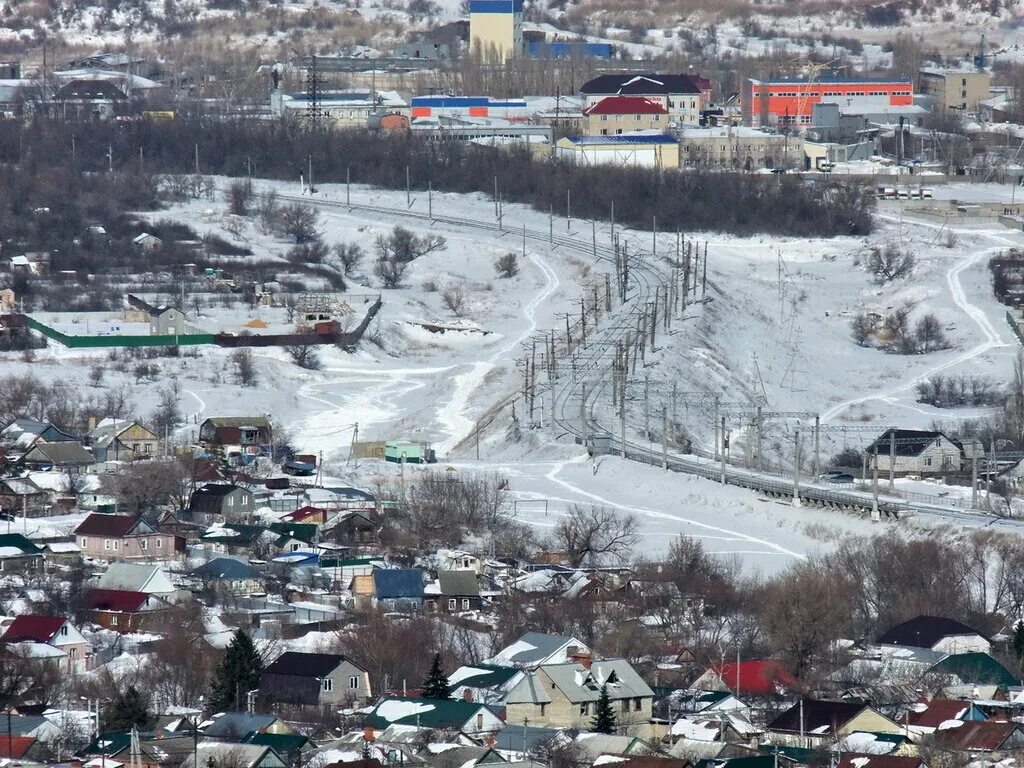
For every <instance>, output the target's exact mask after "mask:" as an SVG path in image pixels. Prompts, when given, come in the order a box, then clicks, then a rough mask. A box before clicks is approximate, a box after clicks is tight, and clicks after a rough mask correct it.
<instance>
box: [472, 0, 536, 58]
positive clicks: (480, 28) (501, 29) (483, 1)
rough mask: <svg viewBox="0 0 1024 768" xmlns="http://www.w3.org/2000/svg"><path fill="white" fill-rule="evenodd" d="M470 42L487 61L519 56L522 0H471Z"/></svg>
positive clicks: (520, 49) (521, 30)
mask: <svg viewBox="0 0 1024 768" xmlns="http://www.w3.org/2000/svg"><path fill="white" fill-rule="evenodd" d="M469 45H470V49H471V50H472V51H474V52H478V53H479V54H480V55H482V56H483V57H484V58H485V59H487V60H501V61H504V60H505V59H508V58H510V57H515V56H519V55H520V54H521V53H522V50H523V0H470V2H469Z"/></svg>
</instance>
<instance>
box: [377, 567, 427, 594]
mask: <svg viewBox="0 0 1024 768" xmlns="http://www.w3.org/2000/svg"><path fill="white" fill-rule="evenodd" d="M373 584H374V588H375V589H376V592H377V599H378V600H395V599H400V598H422V597H423V572H422V571H419V570H417V569H415V568H387V569H378V570H376V571H374V572H373Z"/></svg>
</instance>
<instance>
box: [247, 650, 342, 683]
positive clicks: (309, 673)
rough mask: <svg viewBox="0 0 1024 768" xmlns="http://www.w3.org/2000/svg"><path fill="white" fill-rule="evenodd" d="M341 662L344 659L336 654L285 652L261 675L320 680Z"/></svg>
mask: <svg viewBox="0 0 1024 768" xmlns="http://www.w3.org/2000/svg"><path fill="white" fill-rule="evenodd" d="M343 661H345V657H344V656H342V655H341V654H337V653H302V652H300V651H285V652H284V653H282V654H281V655H280V656H278V657H277V659H275V660H274V662H273V663H271V664H270V665H269V666H267V667H266V668H264V670H263V673H264V674H268V675H288V676H290V677H314V678H320V677H324V676H326V675H329V674H330V673H331V672H333V671H334V670H335V669H337V667H338V665H339V664H341V663H342V662H343Z"/></svg>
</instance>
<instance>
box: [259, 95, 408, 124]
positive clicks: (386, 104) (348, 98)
mask: <svg viewBox="0 0 1024 768" xmlns="http://www.w3.org/2000/svg"><path fill="white" fill-rule="evenodd" d="M408 106H409V105H408V104H407V103H406V101H405V99H403V98H402V97H401V96H399V95H398V94H397V93H396V92H395V91H371V90H351V91H325V92H324V93H323V94H322V95H321V96H320V111H321V113H322V114H323V117H324V120H326V121H329V122H331V123H332V124H333V125H334V126H335V127H337V128H366V127H368V126H369V124H370V117H371V116H372V115H374V114H376V113H391V112H398V113H401V112H403V111H404V110H406V109H408ZM270 111H271V112H272V113H273V114H275V115H288V116H290V117H295V118H298V119H300V120H305V119H306V116H307V114H308V112H309V99H308V98H307V96H306V94H305V93H282V92H281V91H274V92H272V93H271V94H270Z"/></svg>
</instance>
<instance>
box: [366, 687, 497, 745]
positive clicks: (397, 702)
mask: <svg viewBox="0 0 1024 768" xmlns="http://www.w3.org/2000/svg"><path fill="white" fill-rule="evenodd" d="M390 725H411V726H414V727H416V728H429V729H432V730H442V731H453V732H458V733H465V734H469V735H472V734H486V733H495V732H496V731H500V730H501V729H502V728H503V727H504V726H505V723H504V721H502V719H501V718H500V717H499V716H498V715H497V714H496V713H495V711H494V710H493V709H492V708H491V707H488V706H486V705H484V704H478V703H476V702H471V701H459V700H457V699H422V698H415V697H409V696H393V697H391V698H386V699H383V700H382V701H380V702H378V703H377V705H376V706H374V708H373V709H372V710H370V712H369V713H368V714H367V715H366V718H365V719H364V720H363V726H364V727H365V728H373V729H374V730H375V731H382V730H384V729H385V728H387V727H388V726H390Z"/></svg>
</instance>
